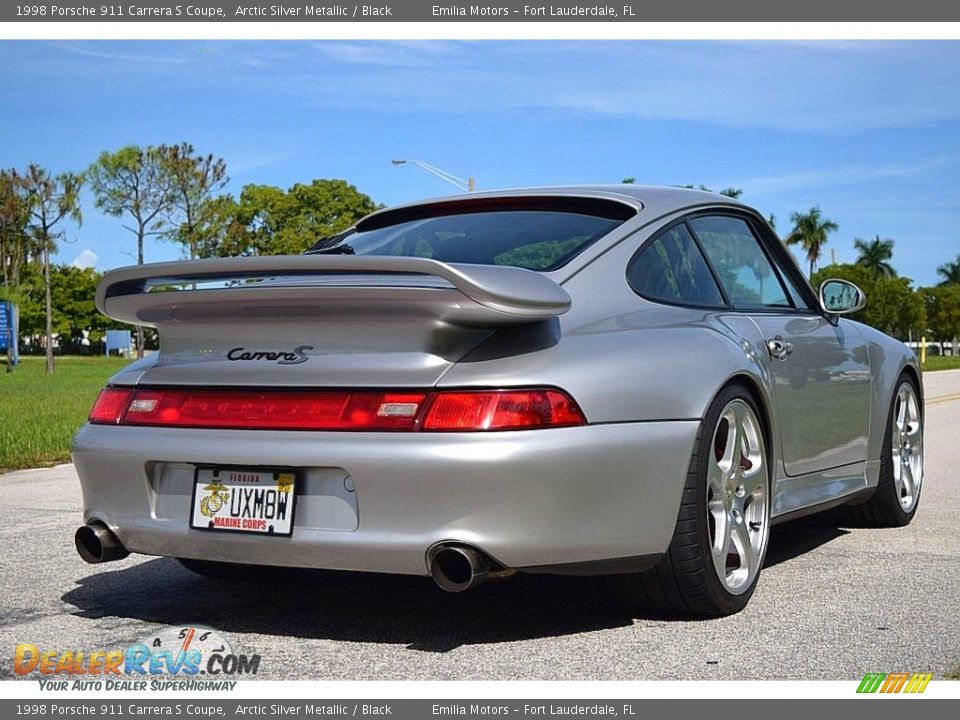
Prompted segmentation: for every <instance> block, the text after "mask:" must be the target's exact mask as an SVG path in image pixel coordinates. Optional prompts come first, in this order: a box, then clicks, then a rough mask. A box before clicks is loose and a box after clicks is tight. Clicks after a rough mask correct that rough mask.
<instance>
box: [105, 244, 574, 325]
mask: <svg viewBox="0 0 960 720" xmlns="http://www.w3.org/2000/svg"><path fill="white" fill-rule="evenodd" d="M96 304H97V309H98V310H100V312H102V313H103V314H104V315H107V316H108V317H111V318H113V319H115V320H120V321H123V322H128V323H132V324H139V325H150V326H158V325H162V324H164V323H177V322H189V321H192V320H204V319H206V320H215V319H218V318H219V319H233V320H237V319H242V317H243V316H244V315H245V314H246V315H248V316H250V317H256V318H264V317H272V316H275V317H296V316H298V315H301V314H307V315H314V316H315V315H317V314H328V313H329V314H333V313H336V314H340V315H341V316H342V314H343V313H347V314H351V313H350V311H351V310H353V311H357V312H362V313H364V314H368V315H369V314H371V313H378V312H384V313H390V312H394V313H395V312H397V311H398V309H400V311H401V312H403V313H404V314H407V313H416V314H418V315H422V316H426V317H432V318H434V319H437V320H442V321H444V322H450V323H454V324H464V325H503V324H516V323H528V322H536V321H539V320H545V319H549V318H552V317H555V316H557V315H561V314H563V313H565V312H566V311H567V310H569V308H570V296H569V295H567V293H566V291H565V290H563V288H561V287H560V286H559V285H557V283H555V282H553V281H552V280H551V279H550V278H548V277H546V276H545V275H542V274H539V273H536V272H533V271H530V270H524V269H521V268H515V267H502V266H494V265H469V264H447V263H443V262H439V261H437V260H430V259H427V258H413V257H392V256H363V257H357V256H344V255H330V256H327V255H280V256H269V257H246V258H219V259H212V260H190V261H181V262H167V263H155V264H150V265H136V266H132V267H125V268H120V269H118V270H112V271H110V272H108V273H106V274H105V275H104V277H103V279H102V280H101V281H100V285H99V287H98V288H97V295H96Z"/></svg>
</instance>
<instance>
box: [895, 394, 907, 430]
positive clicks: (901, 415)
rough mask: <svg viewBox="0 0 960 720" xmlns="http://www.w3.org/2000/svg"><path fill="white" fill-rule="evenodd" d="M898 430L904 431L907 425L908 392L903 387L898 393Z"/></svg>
mask: <svg viewBox="0 0 960 720" xmlns="http://www.w3.org/2000/svg"><path fill="white" fill-rule="evenodd" d="M896 425H897V430H898V431H899V432H901V433H902V432H903V431H904V429H905V428H906V425H907V393H906V390H904V389H901V390H900V392H899V394H898V395H897V419H896Z"/></svg>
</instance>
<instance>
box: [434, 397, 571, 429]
mask: <svg viewBox="0 0 960 720" xmlns="http://www.w3.org/2000/svg"><path fill="white" fill-rule="evenodd" d="M583 424H584V419H583V415H582V413H581V412H580V409H579V408H578V407H577V406H576V404H575V403H574V402H573V400H571V399H570V397H569V396H567V395H566V394H565V393H562V392H560V391H559V390H502V391H494V392H487V391H480V392H459V391H455V392H439V393H437V394H436V395H435V396H434V398H433V402H432V403H431V405H430V408H429V410H428V411H427V416H426V418H424V421H423V429H424V430H426V431H433V432H452V431H457V430H461V431H476V430H521V429H533V428H547V427H569V426H571V425H583Z"/></svg>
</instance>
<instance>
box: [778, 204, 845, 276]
mask: <svg viewBox="0 0 960 720" xmlns="http://www.w3.org/2000/svg"><path fill="white" fill-rule="evenodd" d="M790 222H792V223H793V230H791V231H790V234H789V235H787V237H786V240H785V241H784V242H786V243H787V245H800V246H801V247H802V248H803V249H804V250H806V252H807V262H809V263H810V277H813V268H814V266H815V265H816V264H817V261H818V260H819V259H820V254H821V253H822V252H823V246H824V245H826V244H827V235H829V234H830V233H832V232H834V231H835V230H837V229H838V225H837V224H836V223H835V222H834V221H833V220H826V219H824V217H823V213H822V212H821V211H820V206H819V205H817V206H815V207H812V208H810V211H809V212H806V213H800V212H795V213H793V215H791V216H790Z"/></svg>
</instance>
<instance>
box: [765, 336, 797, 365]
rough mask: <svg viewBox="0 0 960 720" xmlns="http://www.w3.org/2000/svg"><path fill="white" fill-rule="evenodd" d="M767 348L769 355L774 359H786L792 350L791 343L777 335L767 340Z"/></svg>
mask: <svg viewBox="0 0 960 720" xmlns="http://www.w3.org/2000/svg"><path fill="white" fill-rule="evenodd" d="M767 350H769V351H770V357H772V358H774V359H775V360H786V359H787V358H788V357H790V354H791V353H792V352H793V343H788V342H787V341H786V340H784V339H783V338H782V337H780V336H779V335H777V336H776V337H774V338H773V340H767Z"/></svg>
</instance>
